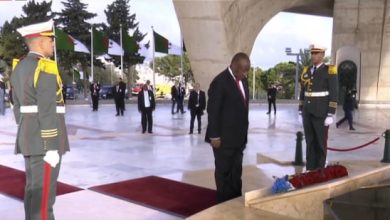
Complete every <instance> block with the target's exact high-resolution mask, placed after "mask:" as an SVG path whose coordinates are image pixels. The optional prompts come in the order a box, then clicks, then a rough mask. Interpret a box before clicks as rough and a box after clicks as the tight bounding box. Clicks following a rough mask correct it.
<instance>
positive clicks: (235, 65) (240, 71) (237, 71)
mask: <svg viewBox="0 0 390 220" xmlns="http://www.w3.org/2000/svg"><path fill="white" fill-rule="evenodd" d="M250 66H251V61H250V60H249V56H248V55H247V54H246V53H242V52H240V53H236V54H235V55H234V56H233V58H232V62H231V63H230V69H231V70H232V72H233V75H234V76H235V77H236V78H237V79H239V80H242V79H245V78H246V77H247V75H248V71H249V69H250Z"/></svg>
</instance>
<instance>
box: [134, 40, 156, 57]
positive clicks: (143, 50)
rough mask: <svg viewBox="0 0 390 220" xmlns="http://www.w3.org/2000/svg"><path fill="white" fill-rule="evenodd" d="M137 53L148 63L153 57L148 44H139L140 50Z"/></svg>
mask: <svg viewBox="0 0 390 220" xmlns="http://www.w3.org/2000/svg"><path fill="white" fill-rule="evenodd" d="M138 53H139V54H140V55H141V56H143V57H145V61H150V60H152V59H153V55H152V52H151V48H150V42H148V43H146V44H141V47H140V49H139V50H138Z"/></svg>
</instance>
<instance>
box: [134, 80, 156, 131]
mask: <svg viewBox="0 0 390 220" xmlns="http://www.w3.org/2000/svg"><path fill="white" fill-rule="evenodd" d="M155 108H156V102H155V100H154V95H153V92H152V91H150V90H149V88H148V85H147V84H144V85H143V87H142V91H140V92H139V93H138V111H139V112H140V113H141V125H142V134H144V133H145V132H146V130H148V133H149V134H151V133H153V111H154V109H155Z"/></svg>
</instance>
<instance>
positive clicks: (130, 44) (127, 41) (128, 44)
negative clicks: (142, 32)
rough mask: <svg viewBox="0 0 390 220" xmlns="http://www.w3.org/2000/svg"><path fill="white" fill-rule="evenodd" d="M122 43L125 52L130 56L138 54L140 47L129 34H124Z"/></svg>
mask: <svg viewBox="0 0 390 220" xmlns="http://www.w3.org/2000/svg"><path fill="white" fill-rule="evenodd" d="M122 41H123V42H122V46H123V50H124V51H125V52H127V53H130V54H133V53H136V52H138V49H139V46H138V44H137V42H136V41H135V40H134V38H133V37H130V36H129V35H128V34H126V33H123V36H122Z"/></svg>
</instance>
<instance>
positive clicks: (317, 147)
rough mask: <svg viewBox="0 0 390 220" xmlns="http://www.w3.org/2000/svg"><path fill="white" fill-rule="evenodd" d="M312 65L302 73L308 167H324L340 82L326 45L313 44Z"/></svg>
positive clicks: (300, 97)
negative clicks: (328, 59) (328, 58)
mask: <svg viewBox="0 0 390 220" xmlns="http://www.w3.org/2000/svg"><path fill="white" fill-rule="evenodd" d="M310 52H311V59H312V63H313V65H312V66H310V67H304V68H303V71H302V74H301V92H300V96H299V114H300V115H302V119H303V129H304V131H305V139H306V161H307V162H306V169H307V170H315V169H318V168H324V167H325V164H326V154H327V147H326V145H327V141H328V129H329V125H331V124H332V123H333V121H334V114H335V112H336V108H337V97H338V83H337V79H338V77H337V71H336V67H335V66H332V65H326V64H324V57H325V48H323V47H320V46H314V45H313V46H312V47H311V50H310Z"/></svg>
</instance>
